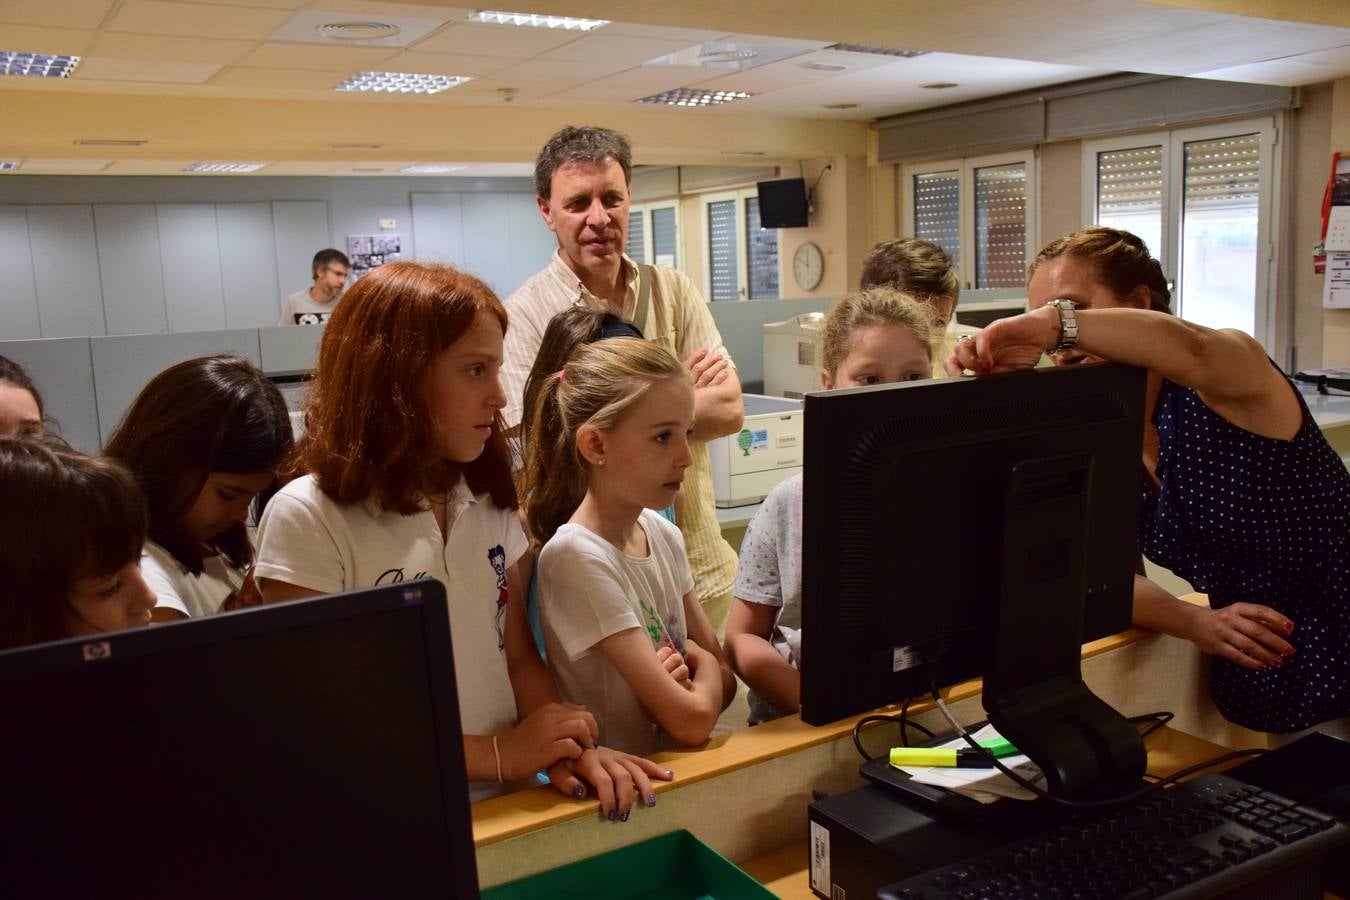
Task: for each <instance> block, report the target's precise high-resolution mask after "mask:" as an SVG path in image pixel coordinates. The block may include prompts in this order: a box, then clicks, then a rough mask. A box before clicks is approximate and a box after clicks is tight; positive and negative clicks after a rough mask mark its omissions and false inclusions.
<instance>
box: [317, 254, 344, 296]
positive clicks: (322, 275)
mask: <svg viewBox="0 0 1350 900" xmlns="http://www.w3.org/2000/svg"><path fill="white" fill-rule="evenodd" d="M346 283H347V267H346V266H344V265H343V264H342V263H340V262H333V263H329V264H328V265H326V266H324V267H323V268H321V269H319V272H318V274H317V275H315V276H314V286H315V287H317V288H318V289H319V290H320V291H322V292H323V294H324V295H325V296H326V297H327V298H328V299H329V300H333V299H336V297H337V295H338V294H340V293H342V288H343V286H344V285H345V284H346Z"/></svg>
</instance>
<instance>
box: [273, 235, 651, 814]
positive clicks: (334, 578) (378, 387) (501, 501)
mask: <svg viewBox="0 0 1350 900" xmlns="http://www.w3.org/2000/svg"><path fill="white" fill-rule="evenodd" d="M505 330H506V312H505V310H504V309H502V305H501V303H500V302H499V301H498V300H497V297H496V296H495V295H494V294H493V293H492V291H491V289H489V288H488V286H487V285H485V284H483V282H481V281H479V280H478V279H476V278H473V277H471V276H468V275H465V274H463V273H461V272H458V271H456V270H455V269H452V268H450V267H448V266H437V265H427V264H419V263H411V262H398V263H390V264H387V265H384V266H381V267H380V268H378V269H375V270H373V271H371V272H370V273H369V274H367V275H366V276H364V277H363V278H362V279H361V280H360V281H358V282H357V283H356V285H355V286H353V287H352V289H351V290H349V291H348V292H347V294H346V296H345V297H344V298H343V301H342V304H341V305H340V306H339V307H338V308H337V310H336V311H335V312H334V313H333V316H332V318H331V319H329V321H328V324H327V326H326V327H325V329H324V335H323V338H322V341H321V343H320V345H319V354H318V365H317V367H316V369H315V373H314V381H313V384H312V385H311V387H310V391H309V400H308V408H307V410H306V414H305V435H304V437H303V438H302V440H301V441H300V444H299V446H298V447H297V454H296V456H297V460H298V464H299V468H300V469H301V470H302V471H304V472H307V473H308V474H307V475H305V476H304V477H301V478H297V479H296V480H294V481H292V482H291V483H290V484H288V485H287V486H286V487H285V488H283V489H282V490H281V491H280V492H279V493H278V494H277V495H276V496H275V497H274V498H273V499H272V501H271V502H270V503H269V504H268V506H267V510H266V512H265V513H264V514H263V518H262V523H261V524H260V526H259V531H258V562H257V564H256V565H255V567H254V571H255V574H256V576H257V578H258V579H259V586H260V588H261V589H262V593H263V597H264V599H266V600H267V601H268V602H274V601H277V600H285V599H291V598H296V597H306V596H313V595H316V594H323V593H331V592H334V591H341V590H349V589H351V588H357V587H368V586H371V585H377V584H391V583H396V582H400V581H404V580H407V579H413V578H417V577H420V576H424V575H429V576H431V577H433V578H436V579H438V580H439V581H441V582H442V583H443V584H444V585H445V588H446V594H447V597H448V601H449V610H450V620H451V622H452V627H451V633H452V640H453V643H454V655H455V677H456V682H457V685H458V690H459V702H460V712H461V718H462V721H463V727H464V731H465V736H464V755H465V759H466V762H467V767H468V777H469V780H470V781H471V782H477V783H476V784H474V785H471V788H470V797H471V799H473V800H481V799H483V798H485V797H488V796H491V795H493V794H496V793H500V792H501V791H502V790H503V789H502V788H501V787H500V784H499V782H516V781H520V780H522V779H527V778H531V777H532V776H533V775H534V774H535V773H536V772H538V771H540V770H541V769H548V770H549V775H550V778H551V779H552V781H553V784H554V785H555V786H556V787H557V788H558V789H559V790H561V791H563V792H564V793H568V794H571V795H572V796H575V797H582V796H584V795H585V793H586V787H585V786H584V785H583V783H582V781H580V780H578V778H579V777H580V778H582V779H585V781H587V782H589V783H590V784H591V785H593V786H594V787H595V789H596V792H597V794H598V795H599V797H600V802H601V808H602V810H603V811H604V812H605V813H607V814H608V815H609V816H610V818H614V817H615V816H616V815H622V816H624V817H626V816H627V811H628V809H629V807H630V806H631V804H632V795H633V790H634V787H636V788H637V790H638V791H639V793H640V795H641V796H642V797H643V798H644V800H645V801H646V802H647V804H648V805H651V804H652V803H654V802H655V795H654V794H653V793H652V789H651V783H650V780H649V778H650V777H661V778H668V777H670V776H669V773H667V772H666V771H665V770H664V769H662V768H660V767H658V766H656V765H655V764H654V763H651V762H648V761H646V760H640V759H635V758H633V757H629V756H627V755H625V754H621V753H616V752H615V751H613V750H610V749H607V748H599V747H597V746H595V742H594V734H595V720H594V719H593V717H592V716H591V715H590V713H588V712H587V711H586V710H585V709H584V708H583V707H580V706H576V705H572V704H565V703H562V702H561V698H560V697H559V695H558V690H557V687H556V686H555V684H554V682H553V678H552V677H551V676H550V675H549V673H548V670H547V669H546V668H545V667H544V664H543V662H542V661H541V660H540V659H539V655H538V653H537V652H536V651H535V648H534V642H533V641H532V640H531V638H530V634H529V628H528V626H527V625H526V622H525V610H524V604H523V603H522V602H521V598H520V593H519V592H520V583H519V579H518V578H517V577H516V560H517V559H518V558H519V557H520V555H521V553H522V552H523V551H524V549H525V535H524V534H523V532H522V531H521V528H520V524H519V522H518V521H517V520H516V513H515V509H516V495H515V489H514V487H513V485H512V482H511V469H510V464H509V459H508V456H507V450H506V444H505V440H504V439H503V437H502V432H501V417H500V415H499V412H500V410H501V408H502V407H503V406H504V405H505V403H506V398H505V396H504V395H503V393H502V389H501V385H500V383H499V381H498V370H499V369H500V368H501V362H502V336H503V334H504V333H505Z"/></svg>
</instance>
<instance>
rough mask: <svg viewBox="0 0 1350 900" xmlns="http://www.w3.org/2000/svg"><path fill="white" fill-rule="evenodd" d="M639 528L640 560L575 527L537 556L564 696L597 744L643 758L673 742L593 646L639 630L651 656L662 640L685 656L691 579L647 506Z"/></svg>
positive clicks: (672, 533)
mask: <svg viewBox="0 0 1350 900" xmlns="http://www.w3.org/2000/svg"><path fill="white" fill-rule="evenodd" d="M638 523H639V524H640V525H641V526H642V528H643V530H644V531H645V532H646V533H647V546H648V548H649V553H648V554H647V557H646V558H645V559H639V558H637V557H633V556H628V555H626V554H624V553H623V552H621V551H620V550H619V548H618V547H615V546H614V545H613V544H611V543H610V542H609V541H607V540H605V539H604V538H602V537H600V536H599V535H598V534H596V533H595V532H593V531H590V530H589V529H587V528H584V527H582V526H581V525H573V524H567V525H563V526H562V527H561V528H559V529H558V531H557V533H556V534H554V536H553V538H552V540H550V541H549V542H548V543H547V544H545V545H544V549H543V550H542V551H541V552H540V554H539V615H540V620H541V622H542V624H543V629H544V648H545V650H547V652H548V661H549V666H550V667H551V668H552V669H553V674H554V677H556V678H557V679H558V687H559V689H560V690H561V691H562V695H563V696H564V697H565V698H567V699H568V700H570V701H571V702H573V703H582V704H585V706H586V707H587V708H588V709H589V710H590V711H591V714H592V715H594V716H595V718H596V721H597V722H598V723H599V725H600V743H602V744H604V745H606V746H609V747H614V748H616V749H619V750H624V751H627V752H628V753H635V754H637V755H639V756H647V755H649V754H652V753H655V752H657V751H658V750H665V749H669V748H671V747H676V746H679V743H678V742H677V741H676V740H675V739H674V738H672V737H671V736H670V735H669V734H667V733H666V732H665V731H664V730H663V729H662V728H661V726H659V725H658V724H656V723H655V722H653V721H652V720H651V719H650V718H648V716H647V714H646V713H645V712H644V711H643V708H642V704H641V702H640V701H639V700H638V697H637V694H635V693H634V692H633V689H632V688H631V687H629V686H628V682H626V681H624V679H623V676H621V675H620V674H619V672H618V670H617V669H615V668H614V666H613V665H612V664H611V663H610V661H609V660H608V659H607V658H606V657H605V655H604V653H603V652H602V651H601V650H600V649H599V648H598V647H596V644H598V643H600V641H602V640H604V639H605V638H607V637H609V636H610V635H611V634H618V633H619V632H621V631H626V630H628V629H630V628H641V629H642V630H643V631H644V632H645V633H646V634H647V635H648V637H650V638H651V641H652V652H653V653H655V652H656V650H657V648H659V647H660V646H662V644H663V643H666V642H669V643H671V644H673V646H674V647H675V649H676V650H678V651H679V652H680V653H683V652H684V644H685V638H686V636H687V633H688V631H687V628H686V625H685V621H684V595H685V594H687V593H689V592H690V591H691V590H693V589H694V577H693V575H692V574H690V571H689V560H688V559H687V558H686V557H685V553H684V539H683V538H682V537H681V536H680V530H679V529H678V528H676V527H675V526H674V525H672V524H671V523H670V522H668V521H666V520H665V519H664V518H662V516H661V514H660V513H658V512H654V511H652V510H650V509H644V510H643V511H642V514H641V515H640V516H639V517H638Z"/></svg>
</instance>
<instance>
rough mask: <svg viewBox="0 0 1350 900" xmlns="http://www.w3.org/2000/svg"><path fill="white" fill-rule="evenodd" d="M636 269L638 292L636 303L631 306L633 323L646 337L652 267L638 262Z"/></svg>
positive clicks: (650, 297)
mask: <svg viewBox="0 0 1350 900" xmlns="http://www.w3.org/2000/svg"><path fill="white" fill-rule="evenodd" d="M637 270H638V293H637V305H636V306H635V307H634V308H633V324H634V325H635V326H636V327H637V330H638V331H640V332H642V336H643V337H647V336H648V335H647V315H648V313H649V312H650V311H651V306H652V267H651V266H649V265H647V264H646V263H638V264H637Z"/></svg>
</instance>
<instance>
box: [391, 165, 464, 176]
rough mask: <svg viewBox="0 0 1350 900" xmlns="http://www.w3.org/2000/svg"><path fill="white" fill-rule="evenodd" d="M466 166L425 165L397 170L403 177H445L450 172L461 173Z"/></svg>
mask: <svg viewBox="0 0 1350 900" xmlns="http://www.w3.org/2000/svg"><path fill="white" fill-rule="evenodd" d="M467 168H468V166H443V165H425V166H404V167H403V168H401V169H399V171H400V172H402V173H404V174H405V175H447V174H449V173H450V172H463V171H464V170H465V169H467Z"/></svg>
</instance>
